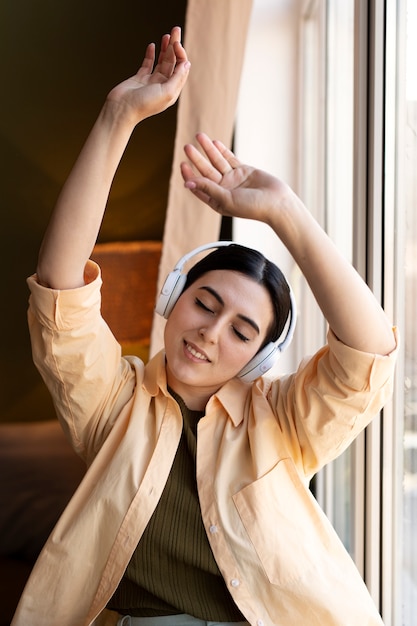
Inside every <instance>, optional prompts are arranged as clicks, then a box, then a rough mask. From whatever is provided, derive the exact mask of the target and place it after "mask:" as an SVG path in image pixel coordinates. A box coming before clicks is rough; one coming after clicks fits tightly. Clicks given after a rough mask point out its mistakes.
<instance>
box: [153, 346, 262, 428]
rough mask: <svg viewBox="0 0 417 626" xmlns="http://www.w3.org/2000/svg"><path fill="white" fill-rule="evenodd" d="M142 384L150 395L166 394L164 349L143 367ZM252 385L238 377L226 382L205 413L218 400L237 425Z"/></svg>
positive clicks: (212, 407) (211, 399) (208, 412)
mask: <svg viewBox="0 0 417 626" xmlns="http://www.w3.org/2000/svg"><path fill="white" fill-rule="evenodd" d="M143 386H144V388H145V389H146V391H147V392H148V393H149V394H150V395H151V396H157V395H158V393H159V392H160V391H161V392H162V393H163V394H164V395H166V396H167V395H168V390H167V379H166V369H165V351H164V350H161V351H160V352H158V353H157V354H156V355H155V356H154V357H153V358H152V359H151V360H150V361H149V363H147V365H146V367H145V376H144V379H143ZM251 387H252V385H250V384H248V383H244V382H242V381H241V380H239V379H238V378H233V379H232V380H230V381H229V382H227V383H226V384H225V385H223V387H221V389H219V391H218V392H217V393H215V394H214V395H213V396H212V397H211V398H210V400H209V402H208V404H207V410H206V415H209V414H210V412H211V410H213V409H214V407H215V403H216V402H219V403H220V404H221V406H222V407H223V409H224V410H225V411H226V413H227V414H228V416H229V417H230V419H231V420H232V422H233V424H234V426H238V425H239V424H240V423H241V422H242V420H243V416H244V412H245V406H246V403H247V402H248V399H249V396H250V393H251Z"/></svg>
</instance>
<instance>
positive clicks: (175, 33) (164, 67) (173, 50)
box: [155, 26, 187, 78]
mask: <svg viewBox="0 0 417 626" xmlns="http://www.w3.org/2000/svg"><path fill="white" fill-rule="evenodd" d="M181 61H187V54H186V52H185V50H184V48H183V47H182V45H181V28H180V27H179V26H174V28H173V29H172V30H171V33H170V34H166V35H163V37H162V40H161V50H160V53H159V56H158V63H157V65H156V67H155V72H160V73H161V74H163V75H164V76H165V77H166V78H169V77H170V76H171V75H172V73H173V72H174V70H175V67H176V65H177V63H180V62H181Z"/></svg>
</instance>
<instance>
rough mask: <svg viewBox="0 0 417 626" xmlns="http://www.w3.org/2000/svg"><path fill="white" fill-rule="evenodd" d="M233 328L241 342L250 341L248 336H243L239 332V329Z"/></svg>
mask: <svg viewBox="0 0 417 626" xmlns="http://www.w3.org/2000/svg"><path fill="white" fill-rule="evenodd" d="M232 328H233V332H234V333H235V335H236V336H237V337H238V338H239V339H240V340H241V341H249V337H246V335H243V334H242V333H241V332H240V331H239V330H237V328H235V327H234V326H232Z"/></svg>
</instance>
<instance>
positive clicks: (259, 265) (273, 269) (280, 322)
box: [184, 244, 291, 347]
mask: <svg viewBox="0 0 417 626" xmlns="http://www.w3.org/2000/svg"><path fill="white" fill-rule="evenodd" d="M213 270H231V271H233V272H239V273H240V274H244V275H245V276H248V277H249V278H252V280H254V281H255V282H256V283H258V284H259V285H263V286H264V287H265V288H266V290H267V291H268V293H269V296H270V299H271V303H272V308H273V312H274V319H273V321H272V323H271V326H270V328H269V330H268V333H267V336H266V337H265V340H264V343H263V344H262V347H263V346H264V345H266V344H267V343H269V342H270V341H277V340H278V339H279V337H280V336H281V334H282V331H283V330H284V327H285V323H286V321H287V319H288V315H289V312H290V308H291V299H290V288H289V285H288V283H287V281H286V280H285V276H284V274H283V273H282V272H281V270H280V269H279V268H278V267H277V266H276V265H275V263H272V261H269V260H268V259H267V258H266V257H264V255H263V254H262V253H261V252H258V251H257V250H253V249H252V248H247V247H245V246H241V245H240V244H231V245H230V246H223V247H221V248H217V249H216V250H214V252H211V253H210V254H208V255H207V256H205V257H204V258H203V259H201V260H200V261H198V263H196V264H195V265H194V266H193V267H192V268H191V269H190V270H189V272H188V274H187V280H186V282H185V286H184V291H185V290H186V289H187V288H188V287H189V286H190V285H192V284H193V283H194V282H195V281H196V280H197V279H199V278H200V277H201V276H203V274H206V273H207V272H211V271H213Z"/></svg>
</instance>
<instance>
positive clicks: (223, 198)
mask: <svg viewBox="0 0 417 626" xmlns="http://www.w3.org/2000/svg"><path fill="white" fill-rule="evenodd" d="M184 186H185V187H186V188H187V189H189V190H190V191H191V192H192V193H193V194H194V195H195V196H196V197H197V198H199V199H200V200H202V201H203V202H205V203H206V204H208V206H209V207H211V208H212V209H214V210H215V211H217V212H218V213H220V214H221V215H232V213H231V211H230V202H231V194H230V191H229V190H227V189H224V187H222V186H221V185H218V184H217V183H215V182H214V181H212V180H210V179H208V178H193V179H189V180H187V181H186V182H185V184H184Z"/></svg>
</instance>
